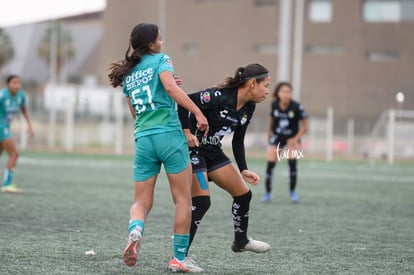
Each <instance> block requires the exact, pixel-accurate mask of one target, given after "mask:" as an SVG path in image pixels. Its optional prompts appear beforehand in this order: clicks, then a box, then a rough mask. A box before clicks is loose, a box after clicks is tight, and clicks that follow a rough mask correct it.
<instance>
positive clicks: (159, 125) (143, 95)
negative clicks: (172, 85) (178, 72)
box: [123, 53, 181, 139]
mask: <svg viewBox="0 0 414 275" xmlns="http://www.w3.org/2000/svg"><path fill="white" fill-rule="evenodd" d="M164 71H169V72H171V73H172V74H174V69H173V66H172V61H171V58H170V57H169V56H168V55H166V54H163V53H158V54H146V55H144V56H143V57H142V59H141V62H140V63H139V64H137V65H136V66H135V67H134V68H133V69H132V70H131V71H130V72H129V73H128V74H127V75H126V77H125V79H124V83H123V84H124V87H123V92H124V94H125V96H127V97H129V100H130V101H131V103H132V106H133V107H134V110H135V114H136V119H135V131H134V136H135V139H136V138H138V137H141V136H146V135H152V134H157V133H163V132H169V131H175V130H177V129H178V130H180V129H181V124H180V120H179V119H178V115H177V111H176V108H175V102H174V100H173V99H172V98H171V97H170V96H169V95H168V94H167V92H166V91H165V88H164V86H163V85H162V83H161V80H160V78H159V75H160V73H162V72H164Z"/></svg>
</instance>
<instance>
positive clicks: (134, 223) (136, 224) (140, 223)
mask: <svg viewBox="0 0 414 275" xmlns="http://www.w3.org/2000/svg"><path fill="white" fill-rule="evenodd" d="M137 227H138V228H139V229H140V230H141V236H144V222H143V221H141V220H131V221H129V226H128V232H129V233H131V232H132V231H134V229H135V228H137Z"/></svg>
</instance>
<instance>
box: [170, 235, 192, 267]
mask: <svg viewBox="0 0 414 275" xmlns="http://www.w3.org/2000/svg"><path fill="white" fill-rule="evenodd" d="M189 243H190V234H175V233H174V257H175V258H176V259H177V260H179V261H184V259H185V255H186V254H187V249H188V244H189Z"/></svg>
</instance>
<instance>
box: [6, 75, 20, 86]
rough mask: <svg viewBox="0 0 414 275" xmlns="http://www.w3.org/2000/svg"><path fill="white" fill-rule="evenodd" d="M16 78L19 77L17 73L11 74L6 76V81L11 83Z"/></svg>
mask: <svg viewBox="0 0 414 275" xmlns="http://www.w3.org/2000/svg"><path fill="white" fill-rule="evenodd" d="M14 78H19V76H18V75H17V74H11V75H9V76H8V77H7V78H6V83H7V84H9V83H10V81H12V80H13V79H14Z"/></svg>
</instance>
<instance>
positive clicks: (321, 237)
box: [0, 153, 414, 274]
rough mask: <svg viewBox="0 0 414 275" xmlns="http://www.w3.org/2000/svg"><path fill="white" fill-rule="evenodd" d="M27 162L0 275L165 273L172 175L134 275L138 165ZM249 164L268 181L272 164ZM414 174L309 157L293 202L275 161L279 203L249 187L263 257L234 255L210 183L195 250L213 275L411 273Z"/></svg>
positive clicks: (3, 202)
mask: <svg viewBox="0 0 414 275" xmlns="http://www.w3.org/2000/svg"><path fill="white" fill-rule="evenodd" d="M5 161H6V157H5V156H4V155H3V157H2V159H1V161H0V165H2V166H4V164H5ZM19 161H20V162H19V165H18V169H17V171H16V176H15V180H16V182H17V183H18V184H19V186H20V187H21V188H23V189H24V191H25V192H24V194H20V195H13V194H3V193H0V274H133V273H135V274H162V273H167V272H168V271H167V263H168V260H169V258H170V257H171V255H172V239H171V235H172V213H173V208H172V205H173V204H172V200H171V196H170V193H169V189H168V184H167V182H166V180H165V176H164V174H163V173H161V175H160V178H159V181H158V184H157V187H156V195H155V196H156V197H155V204H154V208H153V210H152V212H151V213H150V215H149V219H148V221H147V223H146V229H145V233H146V234H145V238H144V243H143V245H142V247H141V251H140V257H139V261H138V263H137V265H136V266H135V267H134V268H128V267H126V266H125V265H124V264H123V260H122V251H123V249H124V246H125V244H126V239H127V225H128V218H129V216H128V214H129V207H130V205H131V203H132V199H133V186H132V181H131V171H132V170H131V169H132V161H131V157H111V156H87V155H64V154H39V153H23V154H22V156H21V158H20V160H19ZM249 164H250V169H251V170H253V171H256V172H258V173H259V174H260V175H261V177H262V178H263V172H264V165H265V161H264V160H263V159H250V161H249ZM413 168H414V165H413V163H398V164H395V165H393V166H390V165H387V164H385V163H375V164H372V163H368V162H363V161H359V162H356V161H354V162H347V161H341V162H332V163H327V162H325V161H315V160H306V159H305V160H301V161H300V162H299V183H298V194H299V196H300V202H299V203H298V204H296V205H294V204H291V203H290V201H289V196H288V178H287V175H288V174H287V171H288V168H287V165H286V162H282V163H280V164H278V167H277V169H276V173H275V178H276V182H277V183H276V184H275V187H274V195H273V200H272V202H271V203H268V204H263V203H261V202H260V197H261V195H262V194H263V193H264V186H263V181H262V182H261V184H260V185H259V186H257V187H254V188H252V191H253V200H252V204H251V218H250V227H249V235H250V236H252V237H254V238H257V239H259V240H263V241H266V242H269V243H270V244H271V245H272V250H271V251H270V252H269V253H266V254H252V253H247V252H246V253H233V252H231V250H230V245H231V242H232V238H233V233H232V219H231V211H230V209H231V198H230V196H229V195H227V193H225V192H224V191H222V190H220V189H219V188H217V186H215V185H211V191H212V206H211V208H210V211H209V212H208V213H207V215H206V217H205V219H204V220H203V223H202V225H201V227H200V229H199V232H198V234H197V236H196V239H195V241H194V243H193V246H192V248H191V250H190V254H191V255H193V256H194V257H195V258H196V259H197V262H198V263H199V265H200V266H201V267H203V268H204V269H205V270H206V272H205V274H414V169H413ZM89 250H93V251H94V252H95V253H96V255H85V252H86V251H89Z"/></svg>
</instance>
